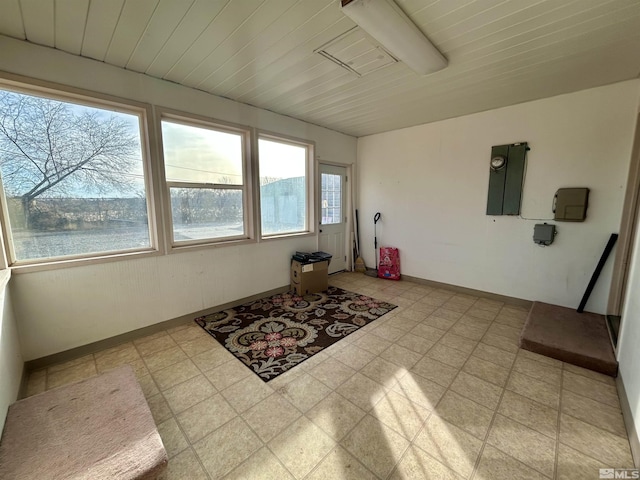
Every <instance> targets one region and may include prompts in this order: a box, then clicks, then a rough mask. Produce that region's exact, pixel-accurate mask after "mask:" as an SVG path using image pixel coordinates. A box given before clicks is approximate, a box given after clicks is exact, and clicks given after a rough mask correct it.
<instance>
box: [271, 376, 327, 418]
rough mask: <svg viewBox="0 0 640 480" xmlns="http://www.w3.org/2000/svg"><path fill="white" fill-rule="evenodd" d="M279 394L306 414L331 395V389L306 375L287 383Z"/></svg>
mask: <svg viewBox="0 0 640 480" xmlns="http://www.w3.org/2000/svg"><path fill="white" fill-rule="evenodd" d="M278 392H279V393H281V394H282V396H283V397H284V398H286V399H287V400H288V401H289V402H291V403H292V404H293V405H294V406H295V407H296V408H297V409H298V410H300V411H301V412H303V413H304V412H306V411H308V410H309V409H311V408H312V407H313V406H314V405H315V404H316V403H318V402H319V401H320V400H322V399H323V398H324V397H326V396H327V395H329V393H331V389H330V388H329V387H327V386H326V385H325V384H324V383H322V382H321V381H319V380H316V379H315V378H314V377H312V376H311V375H309V374H308V373H305V374H304V375H301V376H299V377H298V378H296V379H295V380H293V381H292V382H289V383H287V384H286V385H285V386H284V387H282V388H279V389H278Z"/></svg>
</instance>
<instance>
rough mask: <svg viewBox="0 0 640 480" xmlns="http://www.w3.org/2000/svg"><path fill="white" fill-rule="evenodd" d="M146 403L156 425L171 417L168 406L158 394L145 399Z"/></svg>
mask: <svg viewBox="0 0 640 480" xmlns="http://www.w3.org/2000/svg"><path fill="white" fill-rule="evenodd" d="M147 403H148V404H149V410H151V415H152V416H153V420H154V421H155V422H156V424H159V423H160V422H163V421H165V420H166V419H168V418H169V417H171V416H172V415H173V414H172V413H171V409H170V408H169V404H168V403H167V402H166V400H165V399H164V397H163V396H162V394H160V393H159V394H158V395H154V396H153V397H150V398H147Z"/></svg>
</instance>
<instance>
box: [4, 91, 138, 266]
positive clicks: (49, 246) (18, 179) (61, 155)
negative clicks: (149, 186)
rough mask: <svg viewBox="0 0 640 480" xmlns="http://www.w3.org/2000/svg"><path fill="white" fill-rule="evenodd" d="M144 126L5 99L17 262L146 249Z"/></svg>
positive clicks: (41, 101)
mask: <svg viewBox="0 0 640 480" xmlns="http://www.w3.org/2000/svg"><path fill="white" fill-rule="evenodd" d="M139 121H140V119H139V118H138V116H137V115H133V114H128V113H120V112H115V111H108V110H105V109H102V108H95V107H85V106H80V105H75V104H72V103H68V102H63V101H58V100H53V99H49V98H43V97H36V96H31V95H25V94H22V93H15V92H8V91H0V169H1V170H2V181H3V186H4V190H5V196H6V200H7V203H8V207H9V214H10V215H9V216H10V221H11V228H12V234H13V240H14V246H15V249H16V256H17V257H18V259H32V258H42V257H50V256H64V255H74V254H75V255H77V254H85V253H92V252H98V251H111V250H114V249H117V250H120V249H127V248H138V247H142V246H149V233H148V227H147V226H146V225H147V218H146V217H147V213H146V212H147V208H146V195H144V173H143V168H142V155H141V142H140V131H139ZM141 191H142V195H141V194H140V193H141ZM123 225H127V226H129V227H131V226H135V228H136V229H137V230H136V233H135V234H134V235H133V237H132V236H131V234H132V233H133V232H120V231H116V230H118V229H117V228H115V227H118V226H123ZM81 233H84V235H81ZM88 233H91V234H93V235H91V236H87V234H88ZM98 233H100V234H101V236H100V237H101V239H102V240H100V239H99V238H98V235H97V234H98ZM119 233H124V235H123V236H120V235H118V234H119ZM127 233H129V235H127ZM61 236H65V237H66V238H65V239H63V238H61ZM109 237H112V238H109ZM116 237H122V238H120V239H119V240H115V238H116ZM61 245H64V248H61ZM114 247H115V248H114Z"/></svg>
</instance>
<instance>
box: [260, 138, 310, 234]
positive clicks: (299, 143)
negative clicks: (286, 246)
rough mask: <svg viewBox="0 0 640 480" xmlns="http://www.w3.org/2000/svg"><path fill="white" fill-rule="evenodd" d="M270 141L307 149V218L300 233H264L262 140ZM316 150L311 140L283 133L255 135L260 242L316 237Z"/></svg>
mask: <svg viewBox="0 0 640 480" xmlns="http://www.w3.org/2000/svg"><path fill="white" fill-rule="evenodd" d="M262 139H264V140H268V141H271V142H276V143H282V144H285V145H292V146H294V147H304V148H306V151H307V155H306V157H307V158H306V162H305V187H306V202H307V205H306V216H305V229H304V230H301V231H298V232H286V233H273V234H266V235H265V234H264V233H263V232H262V207H261V204H262V197H261V192H260V147H259V143H260V140H262ZM315 149H316V144H315V142H314V141H311V140H304V139H301V138H296V137H291V136H288V135H283V134H281V133H275V132H270V131H266V130H256V135H255V151H256V155H255V164H254V170H255V172H256V174H255V176H256V180H255V187H254V188H255V192H256V212H257V213H256V223H257V231H258V232H259V239H260V241H271V240H277V239H280V238H290V237H305V236H314V235H316V232H317V228H316V223H317V220H316V204H317V198H316V197H317V192H316V187H315V185H316V181H315V179H316V178H317V176H318V172H317V169H318V162H317V161H316V158H315Z"/></svg>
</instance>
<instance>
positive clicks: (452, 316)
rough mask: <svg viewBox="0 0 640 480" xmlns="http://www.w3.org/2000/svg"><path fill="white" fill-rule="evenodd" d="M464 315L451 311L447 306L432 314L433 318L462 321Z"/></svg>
mask: <svg viewBox="0 0 640 480" xmlns="http://www.w3.org/2000/svg"><path fill="white" fill-rule="evenodd" d="M462 315H463V314H462V313H461V312H459V311H456V310H452V309H449V308H447V307H445V306H442V307H440V308H438V309H437V310H436V311H435V312H433V313H432V314H431V316H432V317H438V318H444V319H446V320H456V321H457V320H460V318H461V317H462Z"/></svg>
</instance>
